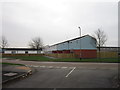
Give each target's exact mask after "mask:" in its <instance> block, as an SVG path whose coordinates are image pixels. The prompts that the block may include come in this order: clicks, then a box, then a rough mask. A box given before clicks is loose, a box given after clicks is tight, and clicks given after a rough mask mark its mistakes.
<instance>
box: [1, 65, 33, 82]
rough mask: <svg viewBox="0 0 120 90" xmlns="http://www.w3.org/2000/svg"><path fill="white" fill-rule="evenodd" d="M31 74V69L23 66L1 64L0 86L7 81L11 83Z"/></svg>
mask: <svg viewBox="0 0 120 90" xmlns="http://www.w3.org/2000/svg"><path fill="white" fill-rule="evenodd" d="M32 73H33V69H32V68H30V67H27V66H24V65H6V64H2V82H0V84H4V83H7V82H9V81H13V80H16V79H18V78H24V77H27V76H28V75H31V74H32Z"/></svg>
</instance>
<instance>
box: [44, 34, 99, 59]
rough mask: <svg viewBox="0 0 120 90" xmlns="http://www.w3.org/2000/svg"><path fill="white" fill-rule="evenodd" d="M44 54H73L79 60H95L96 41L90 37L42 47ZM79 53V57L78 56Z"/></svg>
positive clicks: (86, 36)
mask: <svg viewBox="0 0 120 90" xmlns="http://www.w3.org/2000/svg"><path fill="white" fill-rule="evenodd" d="M44 52H45V53H74V54H75V55H76V56H77V57H80V58H96V57H97V48H96V39H95V38H93V37H92V36H90V35H85V36H82V37H78V38H74V39H71V40H67V41H64V42H61V43H57V44H54V45H52V46H46V47H44ZM80 53H81V55H80Z"/></svg>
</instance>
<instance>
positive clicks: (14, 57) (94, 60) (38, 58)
mask: <svg viewBox="0 0 120 90" xmlns="http://www.w3.org/2000/svg"><path fill="white" fill-rule="evenodd" d="M3 58H10V59H21V60H28V61H55V62H118V61H119V62H120V58H119V59H118V58H104V59H81V60H80V59H79V58H57V59H51V58H48V57H45V56H10V57H3Z"/></svg>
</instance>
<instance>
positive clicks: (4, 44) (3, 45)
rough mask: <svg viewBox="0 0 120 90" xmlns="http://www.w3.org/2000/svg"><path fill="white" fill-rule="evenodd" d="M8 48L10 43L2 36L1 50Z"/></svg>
mask: <svg viewBox="0 0 120 90" xmlns="http://www.w3.org/2000/svg"><path fill="white" fill-rule="evenodd" d="M7 46H8V41H7V39H6V37H5V36H2V39H1V45H0V48H3V49H4V48H5V47H7Z"/></svg>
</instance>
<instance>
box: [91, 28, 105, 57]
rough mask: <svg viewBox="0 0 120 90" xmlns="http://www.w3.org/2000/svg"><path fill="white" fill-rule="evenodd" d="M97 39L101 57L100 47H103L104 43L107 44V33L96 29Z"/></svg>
mask: <svg viewBox="0 0 120 90" xmlns="http://www.w3.org/2000/svg"><path fill="white" fill-rule="evenodd" d="M93 37H94V38H95V39H96V41H97V42H96V44H97V47H98V50H99V57H100V47H102V46H103V45H105V43H106V41H107V35H106V34H105V32H104V31H102V30H100V29H98V30H97V31H95V36H93Z"/></svg>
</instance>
